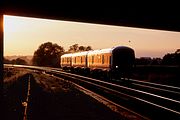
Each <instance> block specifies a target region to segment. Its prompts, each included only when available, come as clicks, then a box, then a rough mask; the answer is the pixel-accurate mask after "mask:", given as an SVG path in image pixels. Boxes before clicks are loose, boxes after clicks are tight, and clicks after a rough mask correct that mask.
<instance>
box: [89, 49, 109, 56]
mask: <svg viewBox="0 0 180 120" xmlns="http://www.w3.org/2000/svg"><path fill="white" fill-rule="evenodd" d="M111 52H112V48H106V49H99V50H92V51H90V52H89V53H88V55H92V54H101V53H111Z"/></svg>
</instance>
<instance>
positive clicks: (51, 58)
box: [4, 42, 180, 67]
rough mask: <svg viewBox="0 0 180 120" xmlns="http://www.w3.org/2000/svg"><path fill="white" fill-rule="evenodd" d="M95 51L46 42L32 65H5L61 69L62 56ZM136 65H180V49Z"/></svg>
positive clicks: (11, 62)
mask: <svg viewBox="0 0 180 120" xmlns="http://www.w3.org/2000/svg"><path fill="white" fill-rule="evenodd" d="M89 50H93V49H92V47H91V46H87V47H86V46H79V45H78V44H74V45H71V46H69V49H68V50H67V51H65V50H64V48H63V47H62V46H59V45H58V44H56V43H52V42H46V43H43V44H41V45H40V46H39V48H38V49H37V50H35V52H34V55H33V58H32V60H31V62H30V63H28V62H27V61H26V60H24V59H22V58H17V59H13V60H8V59H6V58H4V63H5V64H20V65H37V66H49V67H60V56H61V55H63V54H65V53H74V52H81V51H89ZM135 64H136V65H170V66H179V65H180V49H177V50H176V51H175V52H174V53H167V54H165V55H164V57H163V58H150V57H141V58H136V61H135Z"/></svg>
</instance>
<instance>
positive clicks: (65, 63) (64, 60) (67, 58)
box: [60, 53, 72, 70]
mask: <svg viewBox="0 0 180 120" xmlns="http://www.w3.org/2000/svg"><path fill="white" fill-rule="evenodd" d="M60 63H61V67H62V68H63V69H64V70H68V69H70V68H71V66H72V54H71V53H69V54H64V55H62V56H61V62H60Z"/></svg>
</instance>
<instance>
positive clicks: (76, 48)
mask: <svg viewBox="0 0 180 120" xmlns="http://www.w3.org/2000/svg"><path fill="white" fill-rule="evenodd" d="M89 50H92V47H91V46H87V47H86V46H79V45H78V44H74V45H72V46H70V47H69V50H68V52H71V53H73V52H80V51H89Z"/></svg>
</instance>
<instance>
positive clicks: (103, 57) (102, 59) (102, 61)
mask: <svg viewBox="0 0 180 120" xmlns="http://www.w3.org/2000/svg"><path fill="white" fill-rule="evenodd" d="M102 64H104V55H102Z"/></svg>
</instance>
